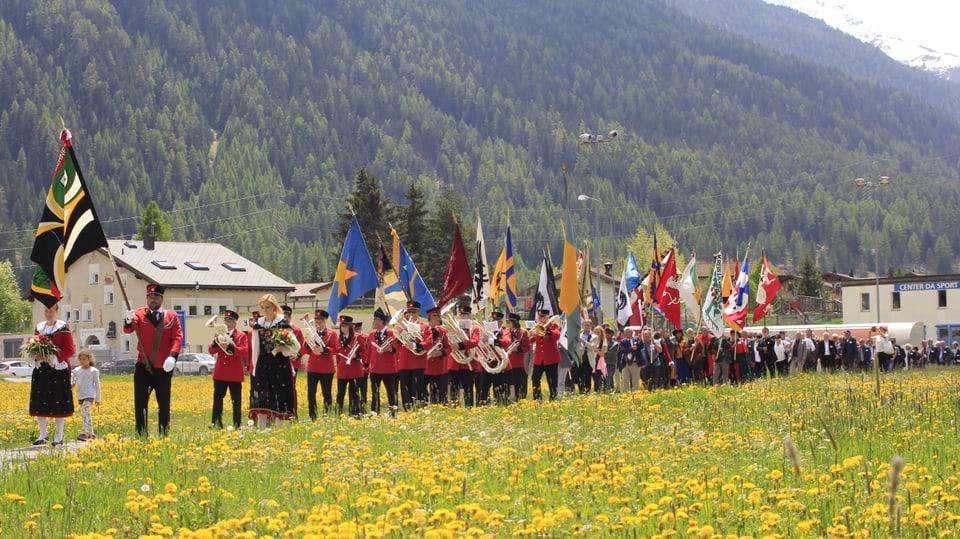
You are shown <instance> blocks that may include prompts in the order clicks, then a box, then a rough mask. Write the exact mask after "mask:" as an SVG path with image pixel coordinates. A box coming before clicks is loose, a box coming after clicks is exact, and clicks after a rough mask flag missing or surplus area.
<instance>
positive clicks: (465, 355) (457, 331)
mask: <svg viewBox="0 0 960 539" xmlns="http://www.w3.org/2000/svg"><path fill="white" fill-rule="evenodd" d="M460 322H461V320H458V319H457V318H456V317H455V316H454V314H453V313H446V314H445V315H444V316H443V327H445V328H446V329H447V338H448V339H450V344H452V345H455V347H454V350H453V352H451V354H450V355H452V356H453V359H454V361H456V362H457V363H460V364H461V365H467V364H469V363H470V360H471V359H472V358H471V357H470V356H471V355H472V350H460V347H459V346H456V345H458V344H460V343H462V342H463V341H468V340H470V336H469V335H467V328H465V327H463V326H461V325H460ZM462 322H467V323H469V327H473V320H462Z"/></svg>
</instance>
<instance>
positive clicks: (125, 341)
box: [120, 333, 130, 352]
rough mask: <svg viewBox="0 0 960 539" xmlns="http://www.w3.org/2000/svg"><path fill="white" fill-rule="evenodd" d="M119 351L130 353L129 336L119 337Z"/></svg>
mask: <svg viewBox="0 0 960 539" xmlns="http://www.w3.org/2000/svg"><path fill="white" fill-rule="evenodd" d="M120 350H121V351H122V352H129V351H130V336H129V335H127V334H126V333H124V334H122V335H120Z"/></svg>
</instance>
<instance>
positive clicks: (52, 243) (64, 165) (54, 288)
mask: <svg viewBox="0 0 960 539" xmlns="http://www.w3.org/2000/svg"><path fill="white" fill-rule="evenodd" d="M72 138H73V134H72V133H71V132H70V131H69V130H67V129H64V130H62V131H61V132H60V143H61V144H60V155H59V157H58V159H57V166H56V169H55V170H54V173H53V183H52V184H51V185H50V189H49V191H48V192H47V199H46V203H45V204H44V207H43V213H42V214H41V216H40V223H39V224H38V225H37V234H36V238H35V239H34V242H33V250H32V251H31V253H30V260H32V261H34V262H36V263H37V269H36V270H35V271H34V275H33V282H32V283H31V286H30V290H31V292H32V294H33V297H34V298H35V299H37V300H38V301H40V302H41V303H43V304H44V305H45V306H46V307H47V308H50V307H53V306H54V305H56V303H57V302H58V301H60V298H61V297H63V291H64V289H65V287H66V278H67V269H68V268H69V267H70V266H71V265H72V264H73V263H74V262H76V261H77V260H78V259H79V258H80V257H81V256H83V255H85V254H87V253H90V252H93V251H95V250H97V249H99V248H101V247H108V246H107V237H106V235H105V234H104V233H103V227H102V226H101V225H100V219H99V218H98V217H97V212H96V210H95V209H94V207H93V200H92V199H91V198H90V193H89V191H88V189H87V184H86V182H85V181H84V179H83V174H82V173H81V172H80V165H79V164H78V163H77V156H76V154H74V152H73V143H72V140H71V139H72Z"/></svg>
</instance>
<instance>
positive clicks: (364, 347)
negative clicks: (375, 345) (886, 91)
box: [357, 333, 370, 374]
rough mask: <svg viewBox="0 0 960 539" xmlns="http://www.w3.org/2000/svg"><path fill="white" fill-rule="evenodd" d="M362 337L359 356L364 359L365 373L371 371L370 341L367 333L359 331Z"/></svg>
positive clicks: (359, 335)
mask: <svg viewBox="0 0 960 539" xmlns="http://www.w3.org/2000/svg"><path fill="white" fill-rule="evenodd" d="M357 338H358V339H360V349H359V350H357V356H358V357H359V358H360V359H361V360H362V361H363V374H367V373H368V372H370V342H369V339H368V338H367V334H366V333H357Z"/></svg>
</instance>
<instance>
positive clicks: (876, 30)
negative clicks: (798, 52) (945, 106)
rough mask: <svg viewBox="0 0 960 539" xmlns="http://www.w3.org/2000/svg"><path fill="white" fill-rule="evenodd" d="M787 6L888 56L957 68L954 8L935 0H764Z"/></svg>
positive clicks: (947, 72)
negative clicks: (907, 0)
mask: <svg viewBox="0 0 960 539" xmlns="http://www.w3.org/2000/svg"><path fill="white" fill-rule="evenodd" d="M766 1H767V2H769V3H771V4H776V5H780V6H787V7H789V8H792V9H795V10H797V11H799V12H801V13H805V14H807V15H809V16H811V17H813V18H815V19H819V20H822V21H823V22H825V23H826V24H828V25H830V26H831V27H833V28H836V29H838V30H841V31H843V32H846V33H848V34H850V35H852V36H854V37H856V38H857V39H859V40H861V41H863V42H864V43H869V44H871V45H874V46H875V47H877V48H879V49H880V50H881V51H883V52H884V53H885V54H887V55H888V56H890V57H891V58H893V59H895V60H897V61H898V62H902V63H904V64H906V65H909V66H912V67H918V68H921V69H924V70H927V71H930V72H932V73H935V74H937V75H940V76H942V77H944V78H947V79H950V78H952V77H951V75H952V74H953V72H954V71H955V70H957V69H958V68H960V42H958V41H957V39H956V28H955V26H956V25H955V23H954V21H956V16H957V15H958V14H960V13H957V11H956V8H955V7H953V6H951V5H949V4H947V5H945V4H944V3H943V2H938V1H935V0H916V1H914V2H909V3H907V2H875V1H864V0H845V1H843V2H840V1H836V0H766Z"/></svg>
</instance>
